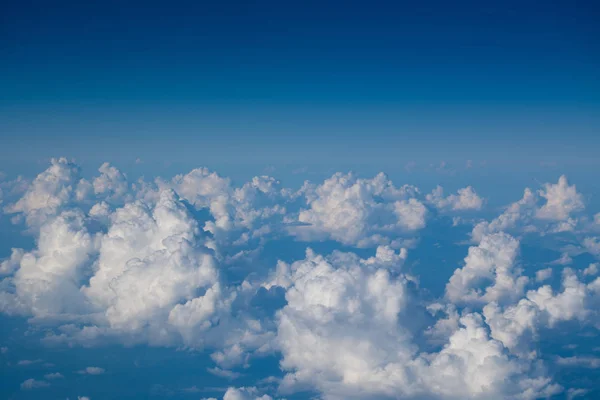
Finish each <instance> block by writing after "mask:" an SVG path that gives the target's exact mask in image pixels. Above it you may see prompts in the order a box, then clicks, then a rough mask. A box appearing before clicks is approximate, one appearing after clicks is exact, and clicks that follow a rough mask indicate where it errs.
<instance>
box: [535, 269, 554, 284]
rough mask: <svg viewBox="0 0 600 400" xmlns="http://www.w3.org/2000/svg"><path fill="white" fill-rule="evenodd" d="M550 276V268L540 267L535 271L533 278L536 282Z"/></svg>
mask: <svg viewBox="0 0 600 400" xmlns="http://www.w3.org/2000/svg"><path fill="white" fill-rule="evenodd" d="M551 277H552V268H546V269H540V270H538V271H536V272H535V280H536V281H537V282H543V281H546V280H548V279H550V278H551Z"/></svg>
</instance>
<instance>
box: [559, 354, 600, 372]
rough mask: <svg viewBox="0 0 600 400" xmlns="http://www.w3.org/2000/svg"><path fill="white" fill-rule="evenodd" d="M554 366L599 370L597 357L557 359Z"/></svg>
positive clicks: (599, 359)
mask: <svg viewBox="0 0 600 400" xmlns="http://www.w3.org/2000/svg"><path fill="white" fill-rule="evenodd" d="M556 364H558V365H560V366H563V367H581V368H593V369H596V368H600V358H598V357H579V356H574V357H558V358H557V359H556Z"/></svg>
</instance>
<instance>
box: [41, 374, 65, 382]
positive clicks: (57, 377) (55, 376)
mask: <svg viewBox="0 0 600 400" xmlns="http://www.w3.org/2000/svg"><path fill="white" fill-rule="evenodd" d="M44 378H46V379H48V380H51V379H61V378H64V375H63V374H61V373H60V372H54V373H51V374H46V375H44Z"/></svg>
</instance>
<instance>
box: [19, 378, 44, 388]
mask: <svg viewBox="0 0 600 400" xmlns="http://www.w3.org/2000/svg"><path fill="white" fill-rule="evenodd" d="M48 386H50V384H49V383H48V382H46V381H38V380H35V379H33V378H31V379H27V380H26V381H24V382H23V383H21V390H32V389H40V388H45V387H48Z"/></svg>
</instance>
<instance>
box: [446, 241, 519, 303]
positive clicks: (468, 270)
mask: <svg viewBox="0 0 600 400" xmlns="http://www.w3.org/2000/svg"><path fill="white" fill-rule="evenodd" d="M518 250H519V242H518V241H517V240H516V239H514V238H513V237H512V236H510V235H507V234H502V233H497V234H493V235H487V236H484V237H483V238H482V239H481V242H480V243H479V245H478V246H472V247H470V248H469V254H468V255H467V257H466V258H465V265H464V267H462V268H458V269H456V270H455V271H454V274H453V275H452V277H451V278H450V280H449V282H448V284H447V285H446V298H448V299H449V300H450V301H452V302H453V303H461V304H470V303H479V304H482V303H489V302H491V301H496V302H506V301H511V300H514V299H517V298H519V297H521V296H522V294H523V292H524V288H525V285H526V284H527V283H528V282H529V279H528V278H527V277H525V276H521V269H520V268H518V267H517V266H516V259H517V255H518ZM482 287H484V288H485V290H483V289H482Z"/></svg>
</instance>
